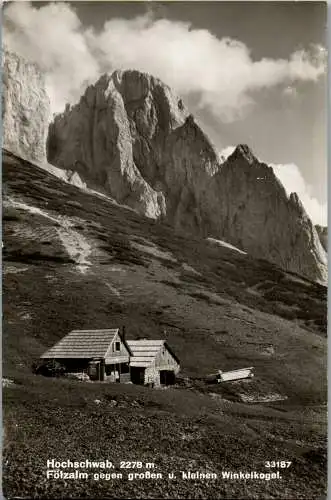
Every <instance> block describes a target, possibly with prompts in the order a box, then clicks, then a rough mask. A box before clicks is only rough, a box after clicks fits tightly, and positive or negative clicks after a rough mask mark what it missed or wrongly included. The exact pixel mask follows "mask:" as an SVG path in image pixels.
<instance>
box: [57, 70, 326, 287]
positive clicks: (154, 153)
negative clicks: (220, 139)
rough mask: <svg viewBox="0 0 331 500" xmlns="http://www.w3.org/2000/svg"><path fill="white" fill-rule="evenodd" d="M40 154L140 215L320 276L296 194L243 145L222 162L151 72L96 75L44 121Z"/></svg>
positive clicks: (322, 264)
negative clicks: (45, 135)
mask: <svg viewBox="0 0 331 500" xmlns="http://www.w3.org/2000/svg"><path fill="white" fill-rule="evenodd" d="M48 160H49V161H50V162H51V163H53V164H55V165H57V166H58V167H60V168H65V169H71V170H75V171H77V172H78V173H79V174H80V176H81V177H82V178H83V179H84V180H85V181H86V182H87V183H88V185H90V187H94V188H98V189H100V190H102V191H104V192H107V193H109V194H110V195H111V196H112V197H114V198H115V199H117V200H118V201H119V202H121V203H125V204H127V205H129V206H131V207H133V208H135V209H137V210H138V211H140V212H141V213H143V214H145V215H147V216H149V217H153V218H155V219H159V218H162V219H165V220H166V221H168V222H169V223H171V224H172V225H173V226H174V227H175V228H177V229H179V230H181V231H188V232H194V233H195V234H199V235H200V236H202V237H214V238H221V239H223V240H226V241H227V242H229V243H231V244H233V245H235V246H236V247H238V248H240V249H242V250H244V251H247V252H249V253H250V254H251V255H253V256H255V257H262V258H265V259H268V260H271V261H273V262H275V263H277V264H279V265H280V266H282V267H283V268H285V269H288V270H292V271H296V272H299V273H301V274H304V275H305V276H307V277H309V278H312V279H314V280H318V281H321V282H325V279H326V256H325V252H324V250H323V248H322V246H321V244H320V241H319V238H318V235H317V233H316V230H315V228H314V226H313V225H312V223H311V221H310V219H309V218H308V216H307V214H306V213H305V211H304V209H303V207H302V205H301V203H300V201H299V199H298V197H297V195H296V194H292V195H291V196H290V197H288V196H287V195H286V192H285V190H284V188H283V186H282V185H281V184H280V182H279V181H278V180H277V178H276V176H275V174H274V172H273V170H272V168H271V167H269V166H267V165H266V164H264V163H260V162H259V161H258V160H257V159H256V158H255V157H254V155H253V154H252V152H251V151H250V149H249V148H248V147H247V146H243V145H241V146H238V147H237V149H236V150H235V151H234V153H233V154H232V155H231V156H230V157H229V158H228V159H227V160H226V161H225V162H222V161H221V160H220V158H219V154H218V152H217V151H216V149H215V148H214V147H213V145H212V144H211V143H210V141H209V140H208V138H207V137H206V136H205V134H204V133H203V132H202V130H201V129H200V127H199V126H198V124H197V123H196V121H195V119H194V118H193V116H192V115H190V113H189V112H188V110H187V109H186V108H185V106H184V105H183V103H182V101H181V100H180V99H179V98H178V97H176V96H175V95H173V94H172V92H171V91H170V89H169V88H168V87H167V86H166V85H164V84H163V83H162V82H160V81H159V80H157V79H156V78H153V77H151V76H149V75H146V74H142V73H139V72H137V71H125V72H120V71H116V72H114V73H113V74H112V75H104V76H103V77H101V78H100V79H99V81H98V82H97V83H96V84H95V85H94V86H91V87H89V88H88V89H87V90H86V92H85V94H84V96H83V97H82V98H81V100H80V102H79V103H78V104H77V105H75V106H74V107H67V109H66V111H65V112H64V113H63V114H61V115H58V116H57V117H56V118H55V120H54V122H53V123H52V124H51V125H50V128H49V136H48Z"/></svg>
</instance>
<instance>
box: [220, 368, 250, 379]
mask: <svg viewBox="0 0 331 500" xmlns="http://www.w3.org/2000/svg"><path fill="white" fill-rule="evenodd" d="M253 370H254V367H253V366H250V367H249V368H239V369H238V370H232V371H230V372H223V371H222V370H218V375H217V382H230V381H232V380H241V379H244V378H252V377H254V373H253Z"/></svg>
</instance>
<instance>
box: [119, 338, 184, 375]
mask: <svg viewBox="0 0 331 500" xmlns="http://www.w3.org/2000/svg"><path fill="white" fill-rule="evenodd" d="M127 344H128V346H129V348H130V351H131V352H132V357H131V358H130V366H140V367H143V368H146V367H147V366H150V365H151V363H152V362H153V360H154V359H155V357H156V356H157V354H158V352H159V351H160V350H161V348H162V347H166V348H167V349H168V351H169V352H170V353H171V355H172V356H173V357H174V358H175V360H176V361H177V362H178V363H179V360H178V358H177V357H176V356H175V355H174V353H173V352H172V351H171V350H170V349H169V346H168V345H167V343H166V341H165V340H146V339H142V340H127Z"/></svg>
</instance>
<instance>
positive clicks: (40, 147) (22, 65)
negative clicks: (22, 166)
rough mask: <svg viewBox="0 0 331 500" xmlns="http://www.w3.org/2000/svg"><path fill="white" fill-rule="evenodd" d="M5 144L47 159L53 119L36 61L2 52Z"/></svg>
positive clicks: (34, 157) (31, 157) (23, 154)
mask: <svg viewBox="0 0 331 500" xmlns="http://www.w3.org/2000/svg"><path fill="white" fill-rule="evenodd" d="M2 82H3V87H2V129H3V136H2V145H3V147H4V148H6V149H8V150H9V151H11V152H13V153H15V154H17V155H19V156H21V157H23V158H26V159H28V160H31V161H38V162H44V161H46V140H47V132H48V124H49V121H50V118H51V113H50V102H49V97H48V95H47V92H46V88H45V79H44V76H43V74H42V73H41V72H40V70H39V69H38V67H37V65H36V64H33V63H30V62H28V61H26V60H24V59H23V58H22V57H20V56H18V55H17V54H15V53H13V52H10V51H8V50H7V49H4V50H3V52H2Z"/></svg>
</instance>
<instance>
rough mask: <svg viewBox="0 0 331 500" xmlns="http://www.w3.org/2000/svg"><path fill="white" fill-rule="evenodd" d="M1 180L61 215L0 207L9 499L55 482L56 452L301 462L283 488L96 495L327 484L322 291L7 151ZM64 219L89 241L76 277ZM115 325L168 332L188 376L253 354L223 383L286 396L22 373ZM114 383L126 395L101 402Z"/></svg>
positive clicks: (96, 490) (173, 460) (212, 462)
mask: <svg viewBox="0 0 331 500" xmlns="http://www.w3.org/2000/svg"><path fill="white" fill-rule="evenodd" d="M3 181H4V195H5V198H8V197H9V198H10V199H14V200H16V201H20V202H24V203H26V204H27V205H29V206H33V207H39V209H42V210H44V211H45V212H47V213H48V214H50V215H51V216H53V217H54V218H56V219H58V220H59V222H58V223H57V222H55V221H53V220H51V219H47V218H45V217H44V216H41V215H40V214H31V213H30V212H28V211H27V210H22V209H19V208H17V207H16V208H15V207H7V208H5V210H4V241H5V247H4V251H3V252H4V261H5V262H4V273H5V276H4V301H3V302H4V332H3V352H4V375H5V376H8V377H11V378H14V379H15V380H16V381H17V384H18V385H16V386H14V387H12V388H8V389H5V392H4V401H5V406H4V411H5V429H7V434H8V436H9V437H8V442H7V441H5V443H6V448H5V456H6V457H8V461H9V462H8V469H7V470H8V472H7V474H6V469H5V485H6V488H7V491H8V492H9V493H10V494H11V495H13V494H18V492H20V493H22V492H23V494H34V495H36V496H38V495H39V496H41V497H44V496H45V495H46V494H50V495H53V496H55V497H56V495H57V494H59V491H60V490H59V491H58V493H56V486H54V485H53V486H52V485H51V484H50V483H49V482H48V483H46V482H45V481H44V480H43V476H42V474H43V470H44V466H45V459H46V458H47V457H49V455H50V454H51V455H52V456H53V455H55V456H56V457H57V458H69V457H70V456H71V457H72V456H73V455H74V456H78V455H79V456H81V457H84V458H90V457H91V458H92V457H95V456H96V455H97V456H98V457H101V458H109V456H110V457H112V458H114V454H115V455H116V457H117V458H118V460H122V459H123V460H125V459H128V460H130V459H133V458H136V459H137V458H139V457H141V456H144V458H145V460H148V461H152V460H155V461H156V462H157V463H158V464H159V466H160V468H162V469H164V470H165V468H170V469H171V468H173V467H175V469H176V468H177V469H178V468H180V469H184V470H186V468H188V463H189V460H191V459H192V460H196V461H197V464H198V465H199V467H198V465H197V464H196V463H194V462H193V463H192V467H193V469H196V468H198V469H199V468H200V469H201V468H202V469H205V468H206V466H207V465H206V464H208V466H209V467H210V468H211V470H215V469H217V470H215V472H218V471H220V470H221V469H222V467H223V468H224V467H225V466H227V467H231V468H232V470H236V469H237V468H238V467H239V465H240V466H241V467H243V466H246V467H249V468H250V469H252V470H254V469H256V470H263V466H262V465H261V464H262V462H263V459H266V458H267V457H268V458H270V459H281V458H284V459H289V460H291V459H293V460H294V461H295V466H293V468H292V469H291V471H289V473H288V474H287V476H286V480H284V481H282V482H280V483H278V484H277V485H276V489H275V485H272V484H271V483H265V482H264V483H263V482H261V483H254V482H252V483H246V484H241V483H239V482H236V483H224V482H221V483H217V484H215V485H212V486H211V485H209V486H207V485H204V483H197V484H195V485H194V489H193V490H192V484H187V483H185V482H180V484H177V482H176V483H171V482H167V481H163V482H162V484H161V485H159V484H155V485H154V483H153V486H152V487H151V485H150V483H148V484H146V482H144V481H142V482H131V483H128V482H126V481H125V482H124V483H120V484H119V483H114V484H112V485H111V487H110V485H109V484H108V483H101V482H99V483H93V484H91V485H89V486H88V487H84V489H85V492H86V493H87V494H88V495H90V496H95V497H97V496H100V497H103V496H105V495H108V496H111V497H119V498H124V497H125V496H127V497H130V496H131V497H137V498H147V497H148V494H147V491H149V492H150V497H151V498H153V497H157V496H159V497H160V496H161V497H164V498H166V497H173V496H176V495H174V491H177V490H178V488H179V492H180V494H181V495H182V497H183V498H188V497H189V496H190V494H193V495H194V497H195V498H206V496H212V497H217V498H224V497H227V498H233V497H234V496H237V497H243V496H246V497H247V498H249V497H252V498H253V497H254V494H255V493H257V494H258V495H259V496H258V497H259V498H267V497H268V495H269V497H270V498H273V496H272V495H273V494H275V491H276V497H277V498H279V497H283V498H289V496H288V492H291V494H292V498H310V497H311V495H313V496H316V494H320V493H321V492H322V490H323V483H324V473H325V471H324V465H323V463H322V461H321V460H322V457H323V446H324V445H323V435H324V433H325V428H324V425H325V423H324V410H323V408H321V407H319V406H317V405H319V404H321V403H323V402H324V401H325V399H326V380H325V379H326V377H325V362H326V360H325V358H326V354H325V344H326V339H325V332H326V290H325V288H323V287H322V286H319V285H316V284H314V283H311V282H309V281H308V280H305V279H303V278H301V277H299V276H297V275H294V274H290V273H285V272H284V271H282V270H280V269H278V268H277V267H275V266H273V265H271V264H269V263H268V262H266V261H261V260H259V261H257V260H254V259H251V258H250V257H249V256H245V255H242V254H239V253H237V252H235V251H233V250H229V249H226V248H221V247H215V246H213V245H211V244H208V243H207V242H204V241H201V240H197V239H194V238H192V237H190V238H188V237H185V236H183V235H178V234H175V233H174V232H173V230H172V229H171V228H169V227H167V226H165V225H159V224H155V223H154V222H153V221H150V220H148V219H145V218H142V217H140V216H138V215H137V214H135V213H134V212H133V211H131V210H127V209H125V208H122V207H118V206H116V205H115V204H112V203H110V202H109V201H108V200H105V199H103V198H102V197H96V196H93V195H91V194H87V193H84V192H82V191H80V190H78V189H77V188H75V187H73V186H70V185H65V184H63V183H62V182H60V181H59V180H57V179H55V178H54V177H52V176H51V175H49V174H47V173H45V172H43V171H42V170H40V169H37V168H35V167H33V166H32V165H30V164H28V163H27V162H22V161H21V160H18V159H16V158H15V157H13V156H12V155H6V154H5V155H4V162H3ZM59 216H61V217H62V219H59ZM65 217H66V218H67V219H65V220H66V221H67V220H70V221H71V224H73V226H72V228H71V230H72V231H75V232H76V233H78V234H79V235H81V237H82V238H83V239H84V240H85V241H86V242H88V243H89V244H90V245H91V248H92V254H91V255H90V256H89V257H88V258H89V260H90V262H91V264H92V265H91V266H90V267H89V269H88V270H87V271H86V272H85V273H81V272H80V271H79V268H77V266H76V265H75V262H74V261H75V258H76V257H75V256H73V255H71V256H70V255H68V252H67V251H66V249H65V247H64V246H63V244H62V243H61V240H60V238H59V237H58V233H57V230H59V228H61V224H63V220H64V219H63V218H65ZM74 240H75V241H76V242H77V234H76V235H75V236H74ZM162 252H163V253H162ZM188 266H190V267H188ZM122 324H125V325H126V327H127V334H128V337H129V338H137V337H139V336H143V337H147V338H164V337H166V338H167V339H168V341H169V343H170V345H171V346H172V348H173V349H174V350H175V352H176V354H177V355H178V356H179V358H180V359H181V366H182V375H183V376H188V377H190V378H191V379H196V378H198V377H202V376H204V375H206V374H209V373H213V372H215V370H217V369H218V368H222V369H226V368H232V367H233V368H236V367H240V366H245V365H248V366H249V365H252V366H255V369H256V377H255V379H254V380H253V381H252V382H251V383H250V384H249V385H247V384H246V385H245V384H241V385H239V387H237V388H235V390H234V389H233V387H235V386H232V387H228V388H226V390H227V392H228V393H230V392H234V393H236V392H244V391H247V390H248V391H249V392H250V393H253V395H254V394H257V395H261V394H262V395H263V394H270V393H274V392H276V393H279V394H281V395H285V396H287V397H288V398H289V399H288V400H287V401H286V402H284V403H278V404H277V405H275V404H274V406H275V407H276V408H277V409H275V410H272V409H270V408H268V407H266V406H262V405H260V406H248V405H243V404H237V403H226V404H224V401H221V400H218V399H217V398H212V397H211V396H210V395H209V393H210V392H216V393H218V392H222V390H223V389H222V388H219V387H215V386H213V387H212V389H208V387H207V386H205V385H204V384H203V383H199V381H195V383H193V385H195V387H196V388H197V389H199V390H198V391H197V390H192V389H191V390H188V389H186V390H185V389H179V388H177V389H176V388H174V389H168V390H167V391H150V390H147V389H145V388H137V387H130V386H108V385H107V386H105V385H101V386H99V385H94V384H93V385H90V384H87V385H83V384H75V383H74V382H69V381H59V380H56V381H49V380H44V379H41V378H40V377H35V376H32V375H31V363H32V362H33V361H34V360H35V359H36V358H37V357H38V356H39V355H40V354H41V353H42V352H43V351H44V350H45V349H46V348H47V347H49V346H50V345H52V344H53V343H54V342H55V341H56V340H58V339H59V338H61V337H62V336H63V335H64V334H65V333H67V332H68V331H69V330H70V329H72V328H89V327H90V328H105V327H113V326H120V325H122ZM270 349H271V351H270ZM115 393H116V394H115ZM203 393H204V394H203ZM114 394H115V396H116V397H117V398H119V399H122V400H123V401H124V402H123V404H122V403H121V404H118V405H117V406H113V405H110V404H109V398H110V399H111V398H113V395H114ZM96 398H97V399H101V400H102V404H100V405H99V406H98V405H96V404H95V403H93V400H94V399H96ZM137 400H138V403H137ZM139 400H140V402H139ZM303 405H304V406H303ZM303 407H305V408H306V409H307V410H306V412H305V413H304V414H302V409H303ZM280 410H281V411H280ZM128 415H129V416H130V417H131V418H129V419H128V418H127V416H128ZM134 420H135V421H137V422H138V425H137V426H133V423H132V422H133V421H134ZM16 425H17V427H16ZM87 429H90V430H89V431H88V432H87ZM147 429H148V431H147ZM59 431H60V434H59ZM59 435H60V439H58V438H59ZM128 435H129V436H130V439H126V438H125V437H124V436H128ZM186 435H187V436H188V437H185V436H186ZM100 436H104V439H102V438H101V439H100ZM160 436H161V439H159V437H160ZM182 436H184V438H183V437H182ZM96 437H97V439H96ZM271 445H272V447H271ZM71 450H72V451H71ZM270 450H272V456H270ZM312 450H313V451H314V453H313V454H312ZM50 451H54V453H53V454H52V453H50ZM309 453H310V454H309ZM275 454H276V455H277V456H275ZM192 457H194V459H193V458H192ZM245 457H246V458H245ZM170 464H171V466H170ZM184 464H185V467H184ZM17 467H18V469H19V470H20V472H21V474H20V475H21V476H22V477H24V472H25V473H27V472H29V479H28V480H27V482H26V483H24V482H22V481H23V480H18V479H17V474H16V476H14V472H15V470H16V469H17ZM303 471H306V472H303ZM308 471H310V472H309V474H308ZM304 474H306V477H307V481H306V482H303V481H302V477H303V476H304ZM299 478H300V479H299ZM308 478H309V480H308ZM47 484H48V486H47ZM56 484H57V485H59V483H58V482H57V483H56ZM61 487H63V485H62V486H61V485H60V486H59V488H61ZM47 488H50V491H48V490H47ZM54 488H55V489H54ZM77 488H78V489H77ZM79 488H81V486H80V485H79V484H77V483H75V484H73V483H72V482H71V483H70V484H68V485H67V493H68V495H69V494H70V495H71V496H75V495H76V496H77V495H82V494H83V490H82V489H81V490H79ZM160 488H161V489H160ZM176 488H177V490H176ZM210 488H212V489H210ZM110 492H111V493H110ZM207 492H210V493H207ZM286 495H287V496H286ZM296 495H297V496H296Z"/></svg>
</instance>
